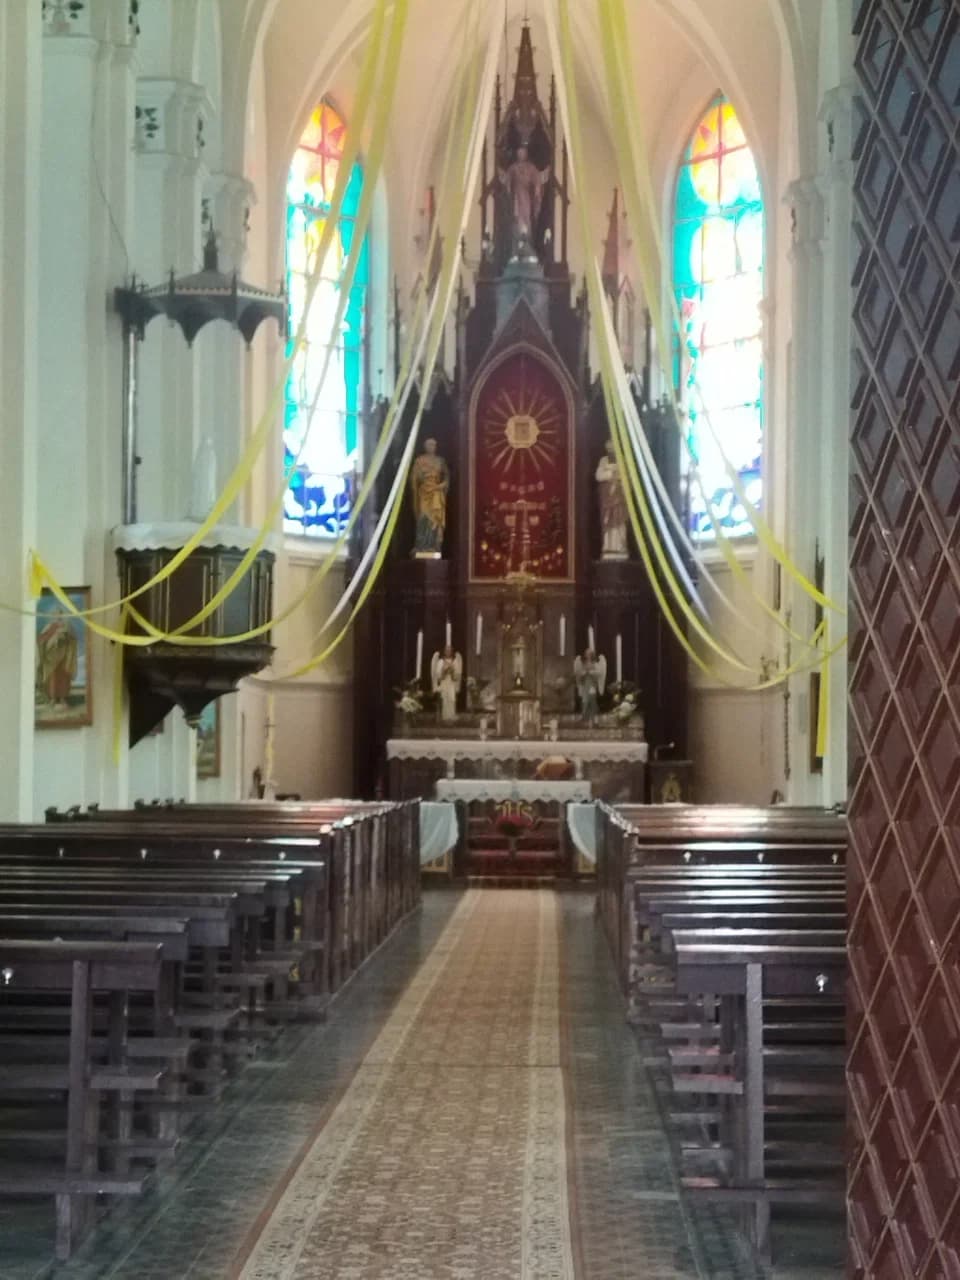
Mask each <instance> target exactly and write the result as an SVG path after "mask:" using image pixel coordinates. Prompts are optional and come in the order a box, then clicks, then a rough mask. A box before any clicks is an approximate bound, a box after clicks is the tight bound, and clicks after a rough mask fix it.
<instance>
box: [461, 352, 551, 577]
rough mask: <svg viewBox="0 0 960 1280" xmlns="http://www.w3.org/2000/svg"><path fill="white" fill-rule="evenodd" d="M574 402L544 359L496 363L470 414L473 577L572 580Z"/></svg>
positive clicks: (510, 355) (530, 356) (511, 355)
mask: <svg viewBox="0 0 960 1280" xmlns="http://www.w3.org/2000/svg"><path fill="white" fill-rule="evenodd" d="M573 421H574V413H573V397H572V395H571V392H570V390H569V387H568V385H567V383H566V380H565V379H564V377H563V375H562V374H561V373H560V371H559V370H558V369H556V368H555V367H554V366H553V365H552V364H551V363H550V362H549V361H548V360H547V359H546V358H545V357H543V356H541V355H540V354H539V353H537V352H535V351H533V350H532V349H531V348H527V347H523V348H518V349H514V350H512V351H509V352H507V353H506V354H505V355H504V356H503V357H502V358H501V359H500V360H498V361H496V362H495V363H494V364H493V365H492V366H491V368H490V370H489V372H488V373H487V374H486V375H485V376H484V377H483V378H482V380H481V381H480V382H479V383H478V385H477V388H476V390H475V391H474V395H473V400H472V405H471V415H470V426H471V433H470V453H471V457H470V524H471V555H470V565H471V575H470V576H471V578H472V579H473V580H475V581H476V580H478V579H501V578H504V577H506V576H507V574H510V573H520V572H526V573H529V574H532V575H533V576H535V577H537V578H548V579H551V580H553V581H569V580H570V579H571V578H572V577H573V532H574V514H573V510H574V509H573V466H572V461H573V452H572V447H571V444H572V441H571V437H572V433H573Z"/></svg>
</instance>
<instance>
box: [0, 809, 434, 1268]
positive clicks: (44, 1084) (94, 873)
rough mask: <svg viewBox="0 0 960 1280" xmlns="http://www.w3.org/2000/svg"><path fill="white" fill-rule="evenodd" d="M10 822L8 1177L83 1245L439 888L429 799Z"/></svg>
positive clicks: (4, 1127)
mask: <svg viewBox="0 0 960 1280" xmlns="http://www.w3.org/2000/svg"><path fill="white" fill-rule="evenodd" d="M48 818H50V819H52V820H51V821H48V823H47V824H45V825H41V826H0V1197H6V1196H33V1197H35V1196H51V1197H52V1198H53V1199H54V1201H55V1208H56V1252H57V1256H58V1257H59V1258H61V1259H65V1258H67V1257H69V1256H70V1254H71V1253H72V1252H73V1250H74V1249H75V1248H76V1246H77V1244H78V1242H79V1241H80V1239H81V1238H82V1237H83V1235H84V1234H85V1233H86V1232H87V1230H88V1229H89V1227H90V1226H91V1224H92V1223H93V1221H94V1219H95V1217H96V1214H97V1212H98V1207H99V1206H100V1205H101V1203H109V1199H108V1200H107V1201H104V1200H103V1198H104V1197H107V1198H109V1197H115V1196H132V1195H136V1194H138V1193H139V1192H141V1191H142V1190H143V1188H144V1187H145V1186H146V1184H147V1182H148V1180H149V1179H150V1177H151V1175H152V1173H153V1171H154V1170H155V1169H156V1168H157V1167H158V1166H162V1165H163V1164H164V1163H166V1162H169V1161H170V1160H171V1159H172V1158H173V1157H174V1155H175V1153H176V1150H177V1147H178V1145H179V1144H180V1142H181V1140H182V1139H183V1137H184V1135H185V1134H187V1133H188V1131H189V1128H190V1123H191V1120H192V1119H194V1118H196V1117H197V1115H198V1114H204V1113H205V1112H207V1111H208V1110H209V1108H210V1107H211V1106H213V1105H215V1104H216V1102H217V1101H218V1099H219V1098H220V1097H221V1095H222V1093H223V1090H224V1088H225V1086H226V1085H227V1083H228V1082H229V1081H230V1079H231V1078H232V1077H234V1076H235V1075H236V1074H237V1073H238V1072H239V1071H241V1070H242V1068H243V1067H244V1065H245V1064H246V1063H247V1062H248V1061H250V1059H251V1058H253V1057H255V1056H256V1055H257V1054H259V1053H260V1052H262V1051H263V1049H264V1048H265V1047H266V1046H268V1045H269V1044H270V1043H271V1041H272V1040H274V1039H275V1038H276V1036H277V1035H278V1034H279V1033H280V1032H281V1030H282V1028H283V1027H284V1026H286V1025H288V1024H289V1023H290V1022H291V1021H294V1020H303V1019H322V1018H323V1017H324V1016H325V1013H326V1009H327V1007H328V1004H329V1002H330V1000H331V999H332V998H333V997H334V996H335V995H336V994H337V992H339V991H340V990H341V989H342V988H343V986H344V984H345V983H347V982H348V980H349V979H350V978H351V976H352V975H353V974H354V973H356V971H357V970H358V969H359V968H360V966H361V965H362V964H363V963H364V961H365V960H366V959H367V958H368V957H369V956H370V955H371V954H372V953H373V951H374V950H376V948H377V947H378V946H380V944H381V943H382V942H383V941H384V940H385V939H386V938H387V937H388V936H389V935H390V933H391V932H392V931H393V930H394V928H395V927H396V926H397V925H398V924H399V922H400V921H401V920H403V919H404V917H405V916H407V915H408V914H409V913H410V912H411V911H413V910H414V909H416V907H417V906H418V905H419V901H420V867H419V805H418V804H417V803H416V802H411V803H405V804H398V805H388V804H363V803H360V802H338V803H330V804H291V805H285V804H284V805H281V804H264V803H255V804H248V805H244V804H240V805H208V806H200V805H161V806H158V805H149V806H142V807H138V808H137V809H135V810H125V811H97V812H95V813H87V814H86V815H80V814H79V811H77V812H76V813H75V814H74V815H73V816H72V817H71V819H69V820H59V819H60V815H57V814H48Z"/></svg>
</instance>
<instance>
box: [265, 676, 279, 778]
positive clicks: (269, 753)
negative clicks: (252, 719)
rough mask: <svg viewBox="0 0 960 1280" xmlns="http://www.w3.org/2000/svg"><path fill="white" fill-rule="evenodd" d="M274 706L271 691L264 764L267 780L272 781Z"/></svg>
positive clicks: (268, 705) (268, 700) (268, 703)
mask: <svg viewBox="0 0 960 1280" xmlns="http://www.w3.org/2000/svg"><path fill="white" fill-rule="evenodd" d="M274 707H275V704H274V699H273V694H272V693H270V694H269V695H268V697H267V723H266V743H265V747H264V760H263V765H264V768H263V772H264V777H265V778H266V781H267V782H270V780H271V779H272V778H273V762H274V759H275V748H274V738H273V735H274V727H275V724H276V721H275V719H274Z"/></svg>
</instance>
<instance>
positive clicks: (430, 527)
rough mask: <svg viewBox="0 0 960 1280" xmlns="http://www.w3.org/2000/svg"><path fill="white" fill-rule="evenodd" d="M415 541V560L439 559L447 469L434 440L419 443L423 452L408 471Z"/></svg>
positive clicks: (447, 476) (445, 501)
mask: <svg viewBox="0 0 960 1280" xmlns="http://www.w3.org/2000/svg"><path fill="white" fill-rule="evenodd" d="M410 487H411V490H412V496H413V515H414V519H415V520H416V540H415V542H414V547H413V554H414V556H415V557H417V558H419V559H432V560H439V559H440V554H441V552H442V550H443V533H444V529H445V528H446V524H447V494H448V493H449V492H450V470H449V468H448V467H447V464H446V462H445V461H444V460H443V458H441V457H440V455H439V454H438V453H437V442H436V440H425V441H424V442H423V453H421V454H420V456H419V457H418V458H417V459H416V460H415V462H414V464H413V466H412V467H411V469H410Z"/></svg>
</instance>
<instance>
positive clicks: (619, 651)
mask: <svg viewBox="0 0 960 1280" xmlns="http://www.w3.org/2000/svg"><path fill="white" fill-rule="evenodd" d="M622 683H623V639H622V637H621V635H620V632H619V631H618V632H617V684H622Z"/></svg>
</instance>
